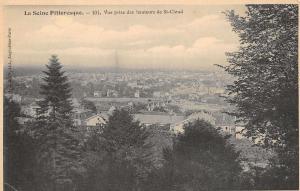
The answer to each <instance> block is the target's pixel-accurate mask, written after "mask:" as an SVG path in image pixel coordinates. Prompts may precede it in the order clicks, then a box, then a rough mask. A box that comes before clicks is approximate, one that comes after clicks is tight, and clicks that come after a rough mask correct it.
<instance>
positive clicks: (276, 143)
mask: <svg viewBox="0 0 300 191" xmlns="http://www.w3.org/2000/svg"><path fill="white" fill-rule="evenodd" d="M246 8H247V11H246V14H245V16H240V15H238V14H236V13H235V12H234V11H227V12H226V16H227V18H228V20H229V21H230V23H231V25H232V28H233V31H234V32H236V33H237V34H238V36H239V39H240V48H239V50H238V51H236V52H231V53H228V61H229V65H228V66H225V67H224V68H225V71H227V72H228V73H229V74H231V75H233V76H234V77H235V81H234V82H233V84H232V85H229V86H227V90H228V92H229V96H228V98H227V101H228V102H229V103H231V104H233V105H235V106H236V108H237V109H236V111H235V112H233V113H232V114H233V115H235V116H236V117H237V118H238V122H241V123H242V124H243V125H244V126H245V130H246V131H245V132H244V133H245V135H246V136H248V137H251V138H252V139H254V140H256V141H258V143H259V144H260V145H262V146H264V147H266V148H272V149H275V150H276V151H277V153H278V161H277V162H278V164H277V166H285V170H287V173H286V174H285V175H284V176H283V177H284V178H282V179H287V180H286V181H287V182H290V183H291V184H293V185H295V184H298V183H297V182H298V168H299V165H298V161H299V160H298V158H299V157H298V154H299V153H298V149H299V143H298V5H292V4H291V5H283V4H278V5H273V4H272V5H247V6H246ZM286 159H288V160H286ZM293 182H294V183H293Z"/></svg>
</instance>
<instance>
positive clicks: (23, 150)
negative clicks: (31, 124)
mask: <svg viewBox="0 0 300 191" xmlns="http://www.w3.org/2000/svg"><path fill="white" fill-rule="evenodd" d="M20 116H21V113H20V106H19V105H18V104H17V103H15V102H13V101H11V100H9V99H8V98H4V116H3V119H4V126H3V130H4V136H3V137H4V187H5V188H6V187H14V188H15V189H23V190H33V188H34V187H33V185H32V183H33V182H34V181H35V179H34V176H33V173H34V171H35V165H34V164H35V163H34V162H35V160H34V156H35V142H34V140H33V139H32V138H31V136H30V135H29V134H28V132H27V131H24V130H23V128H22V127H21V125H20V124H19V123H18V121H17V117H20Z"/></svg>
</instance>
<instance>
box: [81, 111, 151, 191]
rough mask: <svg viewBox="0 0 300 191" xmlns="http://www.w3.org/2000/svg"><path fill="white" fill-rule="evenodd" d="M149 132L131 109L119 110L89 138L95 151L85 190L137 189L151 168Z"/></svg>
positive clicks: (92, 149)
mask: <svg viewBox="0 0 300 191" xmlns="http://www.w3.org/2000/svg"><path fill="white" fill-rule="evenodd" d="M148 136H149V134H148V132H147V131H146V129H144V128H143V127H142V126H141V125H140V124H139V122H138V121H134V119H133V117H132V116H131V115H130V114H129V112H127V111H125V110H115V111H114V112H113V114H112V115H111V116H110V117H109V120H108V123H107V125H106V126H105V127H104V128H103V130H102V132H101V133H100V132H99V133H98V134H94V135H92V136H91V137H90V138H89V141H88V146H87V148H88V150H89V151H90V153H92V156H90V157H89V159H88V160H87V161H88V162H87V163H86V165H87V166H89V164H91V162H90V161H91V160H92V161H93V162H92V163H93V165H91V166H90V167H89V168H88V177H87V183H86V184H85V185H86V187H85V190H105V191H107V190H112V191H118V190H120V191H121V190H122V191H124V190H125V191H126V190H128V191H133V190H138V189H139V188H141V184H142V182H143V180H144V179H145V178H147V174H148V172H149V171H150V169H151V165H152V161H151V156H150V153H149V151H150V148H151V145H149V144H147V141H146V139H147V138H148Z"/></svg>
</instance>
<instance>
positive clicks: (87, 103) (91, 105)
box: [81, 99, 97, 113]
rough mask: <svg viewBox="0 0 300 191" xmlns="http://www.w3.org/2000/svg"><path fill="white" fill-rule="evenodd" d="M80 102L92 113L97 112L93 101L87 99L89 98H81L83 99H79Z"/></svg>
mask: <svg viewBox="0 0 300 191" xmlns="http://www.w3.org/2000/svg"><path fill="white" fill-rule="evenodd" d="M81 104H82V105H83V107H84V109H89V110H91V111H92V112H93V113H97V108H96V106H95V104H94V102H92V101H89V100H86V99H83V100H82V101H81Z"/></svg>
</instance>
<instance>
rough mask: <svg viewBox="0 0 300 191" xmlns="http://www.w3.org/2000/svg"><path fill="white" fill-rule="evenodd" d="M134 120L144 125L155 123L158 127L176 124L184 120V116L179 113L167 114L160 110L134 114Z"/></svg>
mask: <svg viewBox="0 0 300 191" xmlns="http://www.w3.org/2000/svg"><path fill="white" fill-rule="evenodd" d="M134 118H135V120H137V121H140V123H141V124H142V125H144V126H146V127H148V126H151V125H156V126H158V127H166V126H167V127H168V129H170V127H171V126H173V125H174V124H177V123H179V122H181V121H183V120H184V118H185V117H184V116H181V115H169V114H166V113H161V112H148V113H143V114H135V115H134Z"/></svg>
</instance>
